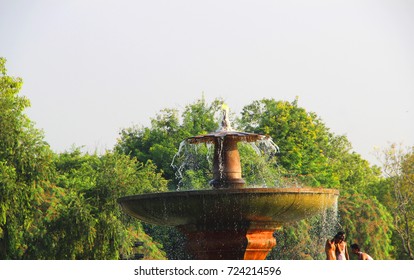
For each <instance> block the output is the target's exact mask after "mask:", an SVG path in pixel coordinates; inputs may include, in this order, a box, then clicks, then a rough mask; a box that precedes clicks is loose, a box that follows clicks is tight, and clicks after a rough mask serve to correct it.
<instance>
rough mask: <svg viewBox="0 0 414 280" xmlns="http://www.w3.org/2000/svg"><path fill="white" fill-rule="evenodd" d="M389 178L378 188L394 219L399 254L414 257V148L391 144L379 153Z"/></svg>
mask: <svg viewBox="0 0 414 280" xmlns="http://www.w3.org/2000/svg"><path fill="white" fill-rule="evenodd" d="M378 159H379V160H380V161H381V163H382V166H383V173H384V175H385V177H386V180H385V181H384V182H383V183H382V184H381V185H380V186H378V188H377V193H379V194H380V195H379V197H381V199H382V200H383V203H384V205H386V206H387V208H388V209H389V211H390V212H391V213H392V215H393V218H394V227H395V232H396V235H397V236H398V237H399V240H396V243H397V244H398V245H399V246H398V247H399V250H398V252H397V253H398V256H399V258H402V259H414V252H413V250H414V249H413V248H414V147H411V148H404V147H402V146H401V145H400V146H398V145H396V144H391V145H390V147H388V148H386V149H384V150H383V151H382V152H380V153H379V154H378Z"/></svg>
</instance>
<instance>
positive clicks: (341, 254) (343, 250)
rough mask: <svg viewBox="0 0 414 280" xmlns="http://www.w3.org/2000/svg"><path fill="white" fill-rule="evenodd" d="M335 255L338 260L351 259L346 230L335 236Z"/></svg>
mask: <svg viewBox="0 0 414 280" xmlns="http://www.w3.org/2000/svg"><path fill="white" fill-rule="evenodd" d="M334 242H335V255H336V259H337V260H343V261H345V260H349V254H348V248H347V244H346V242H345V232H343V231H340V232H338V233H337V234H336V235H335V237H334Z"/></svg>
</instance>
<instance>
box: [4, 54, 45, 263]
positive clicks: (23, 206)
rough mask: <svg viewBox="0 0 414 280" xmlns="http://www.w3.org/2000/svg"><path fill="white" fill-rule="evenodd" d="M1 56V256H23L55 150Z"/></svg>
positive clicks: (19, 81)
mask: <svg viewBox="0 0 414 280" xmlns="http://www.w3.org/2000/svg"><path fill="white" fill-rule="evenodd" d="M5 63H6V60H5V59H4V58H0V259H18V258H21V257H22V256H23V255H24V253H25V251H26V249H27V247H28V244H27V240H28V239H29V238H30V237H31V236H32V235H33V234H34V233H35V232H36V231H37V228H36V223H35V222H36V219H37V217H38V215H39V211H38V206H39V205H40V204H41V198H42V196H41V195H42V192H43V187H45V186H47V185H48V181H49V178H50V177H51V176H52V174H53V172H52V169H51V168H50V166H51V160H52V152H51V150H50V148H49V146H48V145H47V143H45V141H44V140H43V138H44V136H43V133H42V132H41V131H39V130H38V129H36V128H35V127H34V125H33V123H32V122H31V121H30V120H29V118H28V117H27V116H26V115H25V114H24V110H25V109H26V108H27V107H28V106H29V105H30V103H29V101H28V100H27V99H26V98H25V97H22V96H19V95H18V93H19V91H20V89H21V87H22V79H21V78H14V77H10V76H8V75H7V70H6V66H5Z"/></svg>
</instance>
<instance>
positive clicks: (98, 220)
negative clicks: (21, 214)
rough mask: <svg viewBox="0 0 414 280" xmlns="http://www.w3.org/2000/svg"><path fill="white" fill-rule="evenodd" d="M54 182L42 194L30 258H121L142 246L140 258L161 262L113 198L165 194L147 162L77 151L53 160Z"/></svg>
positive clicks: (136, 223)
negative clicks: (140, 243) (40, 215)
mask: <svg viewBox="0 0 414 280" xmlns="http://www.w3.org/2000/svg"><path fill="white" fill-rule="evenodd" d="M55 166H56V173H57V176H56V179H55V180H54V185H53V186H52V187H51V188H50V193H48V194H47V195H46V199H45V201H46V202H45V205H44V206H43V207H44V212H45V217H44V219H43V220H42V221H41V223H42V229H43V230H42V231H40V232H39V233H38V234H37V235H36V236H35V238H34V239H33V240H32V242H31V244H32V246H31V247H30V250H28V252H27V255H28V258H31V259H120V258H128V257H129V256H131V254H132V248H133V246H132V245H133V243H134V242H135V241H137V239H139V240H140V241H145V242H144V247H143V250H144V252H146V253H147V254H146V255H145V258H149V259H152V258H165V253H164V252H163V251H162V250H161V247H160V245H159V244H156V243H154V242H153V241H152V239H151V238H150V237H149V236H147V235H146V234H145V232H144V231H143V228H142V225H141V224H140V222H139V221H138V220H136V219H132V218H129V217H128V216H127V215H126V214H124V213H123V212H122V211H121V209H120V206H119V205H118V203H117V199H118V198H120V197H122V196H125V195H132V194H139V193H146V192H159V191H165V190H166V185H167V183H166V181H165V179H163V178H162V175H161V174H160V173H156V172H155V166H154V165H153V164H152V163H151V162H150V161H149V162H147V164H142V163H139V162H137V161H136V160H134V159H131V158H129V157H128V156H126V155H119V154H116V153H112V152H107V153H106V154H104V155H102V156H98V155H96V154H94V155H89V154H82V153H81V152H80V150H79V149H75V150H73V151H71V152H65V153H62V154H60V155H58V156H57V157H56V159H55Z"/></svg>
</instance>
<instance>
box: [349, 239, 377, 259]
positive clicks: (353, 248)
mask: <svg viewBox="0 0 414 280" xmlns="http://www.w3.org/2000/svg"><path fill="white" fill-rule="evenodd" d="M351 251H352V253H354V254H355V255H357V256H358V260H373V258H372V257H371V256H370V255H368V254H367V253H364V252H361V249H360V248H359V245H358V244H356V243H355V244H352V245H351Z"/></svg>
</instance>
